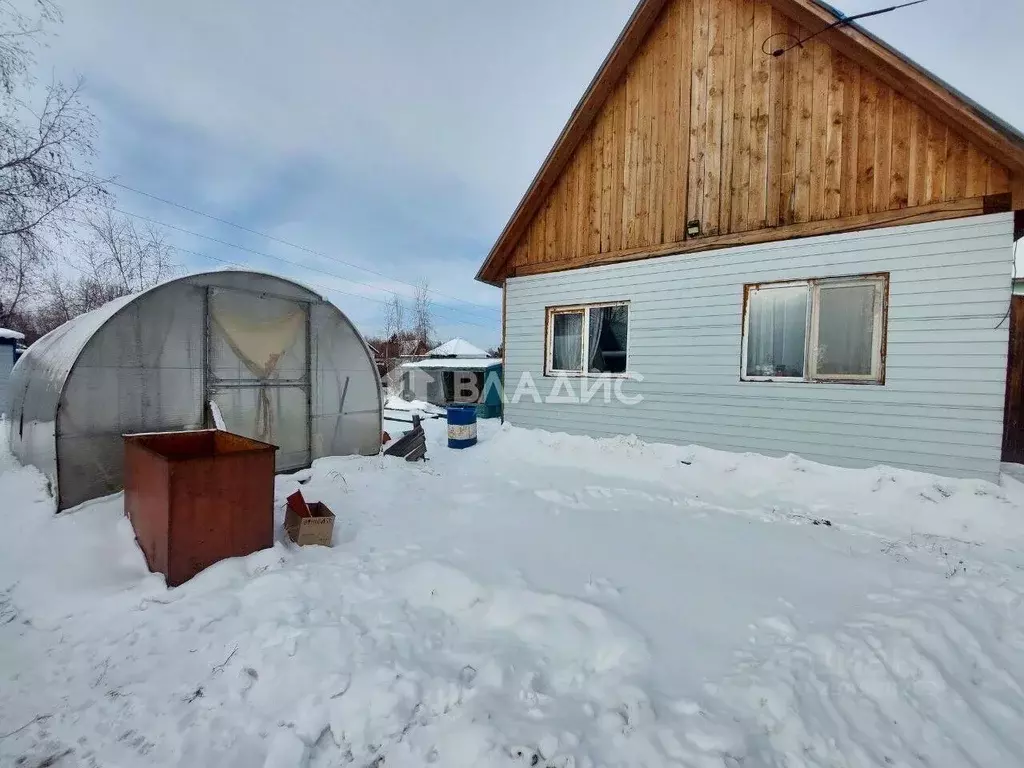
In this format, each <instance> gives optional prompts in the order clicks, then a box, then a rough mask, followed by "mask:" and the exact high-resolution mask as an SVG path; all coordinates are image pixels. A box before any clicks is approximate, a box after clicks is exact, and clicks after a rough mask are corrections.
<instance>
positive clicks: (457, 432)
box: [448, 405, 476, 448]
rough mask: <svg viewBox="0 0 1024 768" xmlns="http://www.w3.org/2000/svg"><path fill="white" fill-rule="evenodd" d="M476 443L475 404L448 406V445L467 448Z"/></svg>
mask: <svg viewBox="0 0 1024 768" xmlns="http://www.w3.org/2000/svg"><path fill="white" fill-rule="evenodd" d="M471 445H476V406H475V405H449V406H448V447H449V448H469V446H471Z"/></svg>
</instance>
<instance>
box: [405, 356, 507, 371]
mask: <svg viewBox="0 0 1024 768" xmlns="http://www.w3.org/2000/svg"><path fill="white" fill-rule="evenodd" d="M499 365H501V359H500V358H497V357H447V358H427V359H426V360H415V361H413V362H411V363H402V366H401V367H402V368H435V369H436V368H441V369H445V370H452V371H456V370H457V371H465V370H484V369H486V368H495V367H497V366H499Z"/></svg>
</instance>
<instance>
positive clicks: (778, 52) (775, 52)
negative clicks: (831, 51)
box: [761, 0, 927, 58]
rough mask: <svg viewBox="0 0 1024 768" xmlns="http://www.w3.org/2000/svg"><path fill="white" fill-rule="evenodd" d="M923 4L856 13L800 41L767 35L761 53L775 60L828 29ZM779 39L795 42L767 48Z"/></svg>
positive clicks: (914, 1) (914, 2) (783, 34)
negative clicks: (773, 57) (780, 46)
mask: <svg viewBox="0 0 1024 768" xmlns="http://www.w3.org/2000/svg"><path fill="white" fill-rule="evenodd" d="M924 2H927V0H911V2H908V3H901V4H900V5H893V6H890V7H888V8H879V9H878V10H876V11H865V12H864V13H857V14H854V15H853V16H843V17H841V18H839V19H836V20H835V21H833V22H832V23H831V24H829V25H828V26H827V27H822V28H821V29H819V30H818V31H817V32H814V33H812V34H810V35H808V36H807V37H805V38H803V39H800V38H799V37H797V36H796V35H791V34H790V33H789V32H776V33H775V34H774V35H769V36H768V37H767V38H765V40H764V42H763V43H761V52H762V53H764V55H765V56H775V57H776V58H778V57H779V56H782V55H783V54H786V53H789V51H792V50H793V49H794V48H803V47H804V43H806V42H808V41H810V40H811V39H813V38H815V37H817V36H818V35H820V34H823V33H824V32H828V31H829V30H830V29H836V28H838V27H845V26H848V25H850V24H852V23H853V22H855V21H857V20H858V19H866V18H868V17H869V16H881V15H882V14H883V13H892V12H893V11H898V10H900V9H901V8H909V7H910V6H912V5H920V4H921V3H924ZM779 37H783V38H787V39H789V40H793V41H795V42H792V43H790V44H789V45H786V46H783V47H782V48H774V49H773V48H771V47H770V46H769V43H771V41H772V40H774V39H776V38H779Z"/></svg>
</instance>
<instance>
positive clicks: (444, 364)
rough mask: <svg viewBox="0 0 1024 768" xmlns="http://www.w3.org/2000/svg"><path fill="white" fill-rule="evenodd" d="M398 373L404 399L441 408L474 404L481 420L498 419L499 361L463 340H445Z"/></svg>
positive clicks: (402, 367)
mask: <svg viewBox="0 0 1024 768" xmlns="http://www.w3.org/2000/svg"><path fill="white" fill-rule="evenodd" d="M399 370H400V372H401V391H402V397H403V398H405V399H406V400H423V401H426V402H428V403H433V404H434V405H440V406H447V405H451V404H453V403H462V404H467V403H475V404H476V406H477V415H478V416H479V417H480V418H497V417H498V416H501V391H502V390H501V373H502V364H501V360H500V359H499V358H496V357H488V355H487V353H486V352H484V351H483V350H482V349H480V348H479V347H476V346H474V345H472V344H470V343H469V342H468V341H466V340H465V339H460V338H455V339H451V340H450V341H446V342H445V343H444V344H442V345H440V346H439V347H435V348H434V349H432V350H430V352H428V353H427V355H426V356H425V357H424V358H423V359H422V360H413V361H410V362H406V363H403V364H402V365H401V366H400V367H399Z"/></svg>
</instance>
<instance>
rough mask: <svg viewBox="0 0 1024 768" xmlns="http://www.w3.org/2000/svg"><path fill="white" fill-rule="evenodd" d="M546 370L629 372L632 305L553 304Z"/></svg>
mask: <svg viewBox="0 0 1024 768" xmlns="http://www.w3.org/2000/svg"><path fill="white" fill-rule="evenodd" d="M547 320H548V322H547V328H548V339H547V364H546V366H545V373H546V374H552V373H573V374H577V375H581V376H582V375H585V374H589V373H625V372H626V349H627V344H628V336H629V305H628V304H601V305H591V306H580V307H553V308H551V309H548V318H547Z"/></svg>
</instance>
